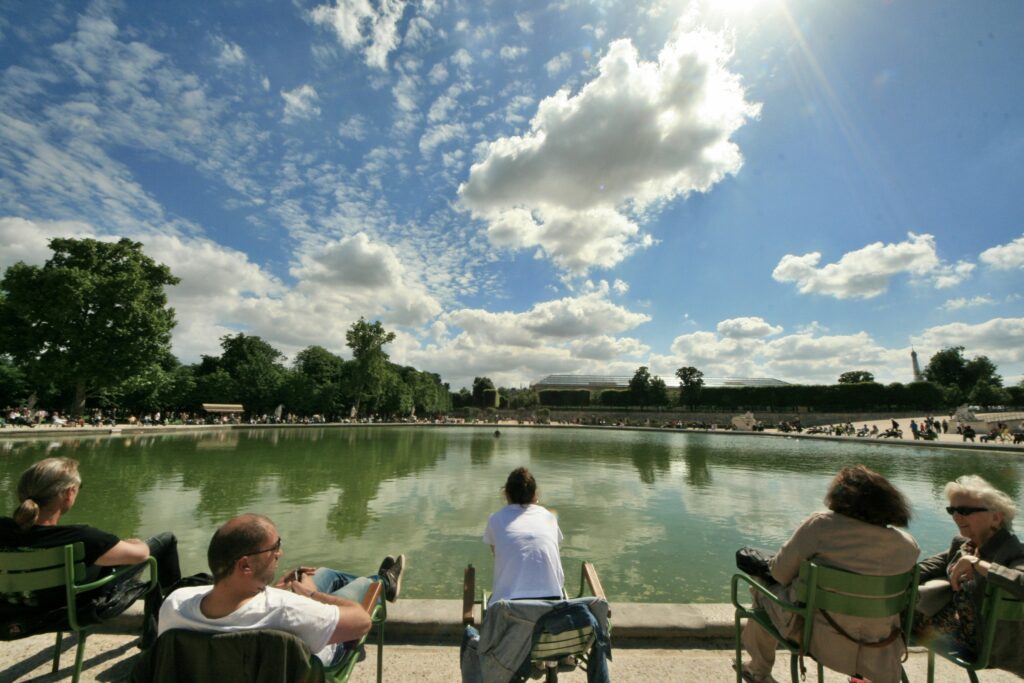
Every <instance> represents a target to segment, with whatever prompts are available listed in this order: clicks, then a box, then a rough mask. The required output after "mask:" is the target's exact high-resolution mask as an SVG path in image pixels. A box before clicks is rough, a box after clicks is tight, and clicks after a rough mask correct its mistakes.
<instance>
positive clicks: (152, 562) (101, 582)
mask: <svg viewBox="0 0 1024 683" xmlns="http://www.w3.org/2000/svg"><path fill="white" fill-rule="evenodd" d="M144 564H148V565H149V581H148V583H149V587H148V588H146V592H147V593H148V592H149V591H151V590H153V589H154V588H156V558H155V557H147V558H146V559H145V560H143V561H142V562H139V563H138V564H129V565H125V566H123V567H115V568H114V571H113V572H111V573H110V574H108V575H107V576H104V577H103V578H102V579H97V580H96V581H91V582H89V583H83V584H75V585H73V586H72V590H73V592H74V594H75V595H78V594H79V593H86V592H88V591H91V590H96V589H97V588H102V587H103V586H106V585H107V584H108V583H112V582H113V581H116V580H117V579H120V578H121V577H122V576H123V575H124V574H127V573H129V572H133V571H135V570H136V568H137V567H140V566H142V565H144ZM140 573H141V571H140Z"/></svg>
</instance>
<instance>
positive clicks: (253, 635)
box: [131, 629, 324, 683]
mask: <svg viewBox="0 0 1024 683" xmlns="http://www.w3.org/2000/svg"><path fill="white" fill-rule="evenodd" d="M323 680H324V673H323V668H322V666H321V665H320V660H319V659H317V658H316V657H312V658H311V657H310V653H309V648H307V647H306V645H305V644H304V643H303V642H302V641H301V640H299V639H298V638H297V637H295V636H293V635H292V634H290V633H285V632H284V631H274V630H270V629H264V630H258V631H249V632H240V633H216V634H210V633H200V632H198V631H185V630H182V629H174V630H171V631H167V632H166V633H164V634H163V635H161V636H160V638H159V639H158V640H157V642H156V645H155V646H154V647H152V648H150V649H149V650H147V651H146V652H144V653H143V654H142V656H141V657H139V660H138V662H136V664H135V668H134V669H133V670H132V675H131V683H320V682H322V681H323Z"/></svg>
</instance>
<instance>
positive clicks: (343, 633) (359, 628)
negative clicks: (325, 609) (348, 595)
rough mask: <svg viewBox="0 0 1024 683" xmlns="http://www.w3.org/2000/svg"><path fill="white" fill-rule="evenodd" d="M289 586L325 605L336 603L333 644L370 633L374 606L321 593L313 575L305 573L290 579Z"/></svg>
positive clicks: (330, 642) (296, 591)
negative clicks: (317, 588) (336, 613)
mask: <svg viewBox="0 0 1024 683" xmlns="http://www.w3.org/2000/svg"><path fill="white" fill-rule="evenodd" d="M289 573H291V572H289ZM286 577H287V575H286ZM287 586H288V588H290V589H291V590H292V591H294V592H295V593H298V594H299V595H304V596H306V597H307V598H309V599H310V600H316V601H317V602H321V603H323V604H325V605H334V606H335V607H337V608H338V623H337V625H336V626H335V627H334V633H333V634H331V639H330V640H328V641H327V642H328V643H329V644H331V645H333V644H334V643H344V642H346V641H349V640H356V639H358V638H362V637H363V635H364V634H366V633H369V631H370V627H371V626H373V622H372V621H371V620H370V612H369V609H372V606H370V607H369V609H368V608H365V607H364V606H363V605H360V604H359V603H358V602H352V601H351V600H346V599H345V598H339V597H338V596H337V595H331V594H330V593H321V592H320V591H318V590H316V586H315V585H313V578H312V576H311V575H308V574H306V575H303V577H302V579H301V580H299V581H294V580H293V581H289V582H287Z"/></svg>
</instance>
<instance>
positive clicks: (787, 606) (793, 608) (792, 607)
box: [731, 574, 804, 612]
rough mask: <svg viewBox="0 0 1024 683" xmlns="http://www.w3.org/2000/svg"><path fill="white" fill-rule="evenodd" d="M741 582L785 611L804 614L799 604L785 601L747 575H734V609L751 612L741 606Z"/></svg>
mask: <svg viewBox="0 0 1024 683" xmlns="http://www.w3.org/2000/svg"><path fill="white" fill-rule="evenodd" d="M740 581H743V582H744V583H747V584H749V585H750V587H751V588H752V589H754V590H755V591H757V592H758V593H760V594H761V595H762V596H764V597H765V598H767V599H768V600H771V601H772V602H774V603H775V604H776V605H778V606H779V607H781V608H782V609H784V610H787V611H790V612H802V611H803V609H804V608H803V606H802V605H797V604H794V603H792V602H788V601H786V600H783V599H782V598H780V597H779V596H777V595H775V594H774V593H772V592H771V591H770V590H768V589H767V588H765V587H764V586H763V585H761V584H760V583H758V582H757V581H755V580H754V579H752V578H750V577H749V576H747V575H746V574H733V575H732V582H731V587H732V590H731V596H732V604H733V607H735V608H736V609H742V610H745V611H751V610H750V608H747V607H746V606H744V605H741V604H740V601H739V596H738V587H739V582H740Z"/></svg>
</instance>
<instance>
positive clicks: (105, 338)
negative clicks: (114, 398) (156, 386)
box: [0, 238, 178, 414]
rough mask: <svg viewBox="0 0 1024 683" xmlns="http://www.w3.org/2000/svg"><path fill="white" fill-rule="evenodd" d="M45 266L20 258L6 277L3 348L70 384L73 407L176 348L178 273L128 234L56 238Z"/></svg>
mask: <svg viewBox="0 0 1024 683" xmlns="http://www.w3.org/2000/svg"><path fill="white" fill-rule="evenodd" d="M50 249H52V250H53V256H52V257H51V258H50V259H49V260H48V261H47V262H46V263H45V264H44V265H43V266H42V267H39V266H30V265H27V264H25V263H22V262H18V263H15V264H14V265H12V266H11V267H9V268H8V269H7V270H6V272H5V273H4V276H3V279H2V280H0V353H4V354H8V355H9V356H10V357H11V358H12V359H13V360H14V361H15V363H16V364H17V365H18V367H19V368H20V369H21V370H22V371H23V372H24V373H25V374H26V376H27V378H28V379H29V381H30V382H32V383H33V384H36V385H43V386H45V385H47V384H49V383H51V382H52V383H53V384H54V385H55V386H56V387H58V389H66V390H71V391H73V393H74V399H73V403H72V406H71V410H72V412H73V413H74V414H81V413H82V412H83V411H84V409H85V403H86V400H87V399H88V398H90V397H95V396H97V395H98V394H100V393H101V392H104V391H107V390H111V389H114V388H116V387H117V386H118V385H120V384H121V383H122V382H124V381H126V380H127V379H128V378H130V377H133V376H135V375H139V374H142V373H144V372H146V371H147V370H149V369H150V368H151V366H152V365H154V364H155V363H156V362H158V359H160V358H162V357H163V356H164V355H165V354H166V353H167V352H168V350H169V348H170V338H171V329H172V328H173V327H174V310H173V309H171V308H169V307H168V306H167V296H166V294H165V293H164V287H165V286H167V285H174V284H177V283H178V278H176V277H174V276H173V275H172V274H171V271H170V270H169V269H168V268H167V266H164V265H162V264H159V263H157V262H155V261H154V260H153V259H151V258H149V257H148V256H146V255H145V254H144V253H143V252H142V244H141V243H139V242H133V241H131V240H129V239H121V240H119V241H117V242H100V241H98V240H92V239H81V240H76V239H62V238H61V239H53V240H50Z"/></svg>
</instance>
